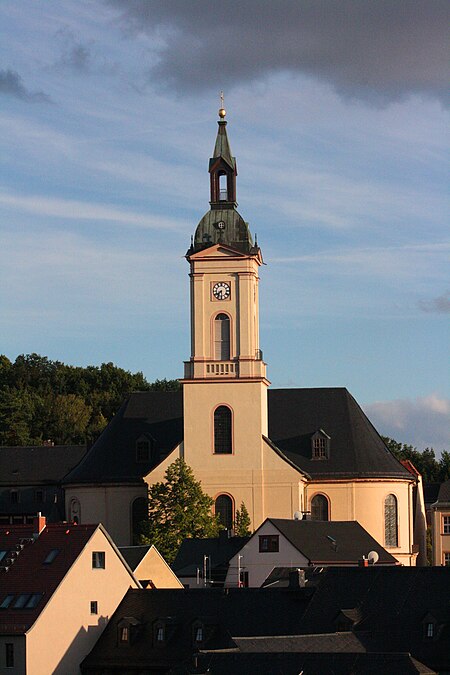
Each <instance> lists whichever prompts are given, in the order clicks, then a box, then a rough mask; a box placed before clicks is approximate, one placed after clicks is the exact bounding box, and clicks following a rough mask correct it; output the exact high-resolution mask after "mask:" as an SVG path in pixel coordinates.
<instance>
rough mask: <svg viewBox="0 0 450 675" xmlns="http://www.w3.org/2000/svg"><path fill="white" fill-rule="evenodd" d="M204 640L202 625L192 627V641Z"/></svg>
mask: <svg viewBox="0 0 450 675" xmlns="http://www.w3.org/2000/svg"><path fill="white" fill-rule="evenodd" d="M203 640H204V633H203V626H196V628H195V629H194V642H203Z"/></svg>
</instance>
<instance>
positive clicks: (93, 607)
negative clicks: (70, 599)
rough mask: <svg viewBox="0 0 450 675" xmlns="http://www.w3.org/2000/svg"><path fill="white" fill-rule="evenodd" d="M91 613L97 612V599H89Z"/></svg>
mask: <svg viewBox="0 0 450 675" xmlns="http://www.w3.org/2000/svg"><path fill="white" fill-rule="evenodd" d="M91 614H98V602H97V600H91Z"/></svg>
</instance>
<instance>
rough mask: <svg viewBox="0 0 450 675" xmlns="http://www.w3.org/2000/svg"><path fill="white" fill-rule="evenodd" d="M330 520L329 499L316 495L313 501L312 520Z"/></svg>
mask: <svg viewBox="0 0 450 675" xmlns="http://www.w3.org/2000/svg"><path fill="white" fill-rule="evenodd" d="M328 519H329V518H328V499H327V498H326V497H325V495H315V496H314V497H313V498H312V499H311V520H328Z"/></svg>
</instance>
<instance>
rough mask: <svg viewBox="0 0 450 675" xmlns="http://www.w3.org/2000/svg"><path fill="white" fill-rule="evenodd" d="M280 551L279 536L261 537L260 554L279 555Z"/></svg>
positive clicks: (263, 535) (268, 535) (262, 535)
mask: <svg viewBox="0 0 450 675" xmlns="http://www.w3.org/2000/svg"><path fill="white" fill-rule="evenodd" d="M279 550H280V537H279V535H278V534H261V535H260V537H259V552H260V553H278V551H279Z"/></svg>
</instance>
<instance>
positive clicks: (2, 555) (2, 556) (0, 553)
mask: <svg viewBox="0 0 450 675" xmlns="http://www.w3.org/2000/svg"><path fill="white" fill-rule="evenodd" d="M7 552H8V551H0V562H1V561H2V560H3V558H4V557H5V555H6V554H7Z"/></svg>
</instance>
